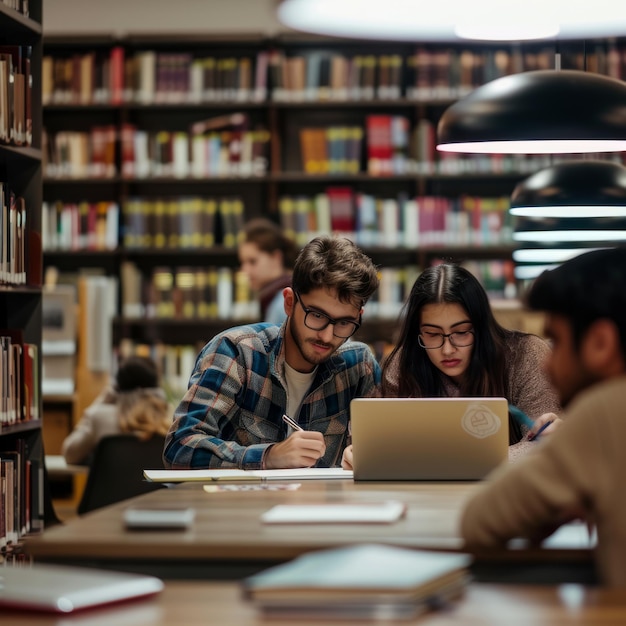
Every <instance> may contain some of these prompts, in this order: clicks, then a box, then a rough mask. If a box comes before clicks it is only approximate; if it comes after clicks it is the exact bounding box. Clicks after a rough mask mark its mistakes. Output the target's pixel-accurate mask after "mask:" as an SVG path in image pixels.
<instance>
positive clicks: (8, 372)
mask: <svg viewBox="0 0 626 626" xmlns="http://www.w3.org/2000/svg"><path fill="white" fill-rule="evenodd" d="M38 362H39V354H38V348H37V345H35V344H31V343H28V342H25V341H24V337H23V334H22V331H20V330H15V329H13V330H10V329H0V398H1V400H0V427H2V426H7V425H11V424H15V423H18V422H27V421H30V420H33V419H38V418H39V387H38V385H37V379H38V372H39V369H38V367H39V366H38Z"/></svg>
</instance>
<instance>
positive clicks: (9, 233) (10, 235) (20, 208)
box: [0, 182, 27, 285]
mask: <svg viewBox="0 0 626 626" xmlns="http://www.w3.org/2000/svg"><path fill="white" fill-rule="evenodd" d="M26 238H27V230H26V202H25V200H24V198H22V197H21V196H16V195H15V193H14V192H13V191H12V190H10V189H9V186H8V185H7V183H3V182H0V284H2V283H4V284H9V285H25V284H26V280H27V276H26Z"/></svg>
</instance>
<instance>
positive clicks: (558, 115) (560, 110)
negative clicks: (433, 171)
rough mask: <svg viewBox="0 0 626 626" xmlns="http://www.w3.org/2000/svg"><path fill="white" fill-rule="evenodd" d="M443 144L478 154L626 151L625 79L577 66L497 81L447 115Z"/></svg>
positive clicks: (442, 130) (442, 128)
mask: <svg viewBox="0 0 626 626" xmlns="http://www.w3.org/2000/svg"><path fill="white" fill-rule="evenodd" d="M437 149H438V150H440V151H442V152H462V153H472V154H563V153H565V154H575V153H589V152H619V151H623V150H626V84H625V83H623V82H622V81H619V80H616V79H614V78H609V77H607V76H602V75H599V74H593V73H590V72H581V71H578V70H538V71H532V72H522V73H520V74H513V75H510V76H504V77H502V78H498V79H496V80H494V81H491V82H489V83H486V84H485V85H482V86H481V87H478V88H477V89H475V90H474V91H472V92H471V93H470V94H468V95H467V96H466V97H464V98H462V99H461V100H458V101H457V102H455V103H454V104H453V105H451V106H450V107H449V108H448V109H447V110H446V111H445V112H444V114H443V115H442V116H441V118H440V120H439V124H438V125H437Z"/></svg>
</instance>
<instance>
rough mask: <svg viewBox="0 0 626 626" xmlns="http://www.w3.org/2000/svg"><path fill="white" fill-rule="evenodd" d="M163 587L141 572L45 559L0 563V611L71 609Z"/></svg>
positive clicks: (158, 590)
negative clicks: (2, 564)
mask: <svg viewBox="0 0 626 626" xmlns="http://www.w3.org/2000/svg"><path fill="white" fill-rule="evenodd" d="M163 587H164V585H163V582H162V581H161V580H160V579H158V578H155V577H154V576H148V575H144V574H130V573H126V572H113V571H108V570H99V569H91V568H85V567H74V566H67V565H51V564H45V563H34V564H32V565H23V566H7V567H0V612H1V611H2V610H3V609H2V607H5V608H6V607H8V608H12V609H26V610H29V611H45V612H51V613H73V612H74V611H81V610H84V609H89V608H93V607H98V606H102V605H106V604H112V603H116V602H122V601H127V600H131V599H135V598H143V597H146V596H151V595H154V594H157V593H159V592H160V591H162V590H163Z"/></svg>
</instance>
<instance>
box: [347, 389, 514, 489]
mask: <svg viewBox="0 0 626 626" xmlns="http://www.w3.org/2000/svg"><path fill="white" fill-rule="evenodd" d="M350 420H351V429H352V444H353V454H354V459H353V467H354V480H355V481H364V480H371V481H375V480H395V481H401V480H414V481H417V480H480V479H482V478H484V477H485V476H486V475H487V474H488V473H489V472H490V471H491V470H493V469H494V468H495V467H496V466H498V465H499V464H500V463H502V462H503V461H506V460H507V459H508V446H509V418H508V402H507V400H506V399H505V398H357V399H354V400H352V402H351V404H350Z"/></svg>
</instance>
